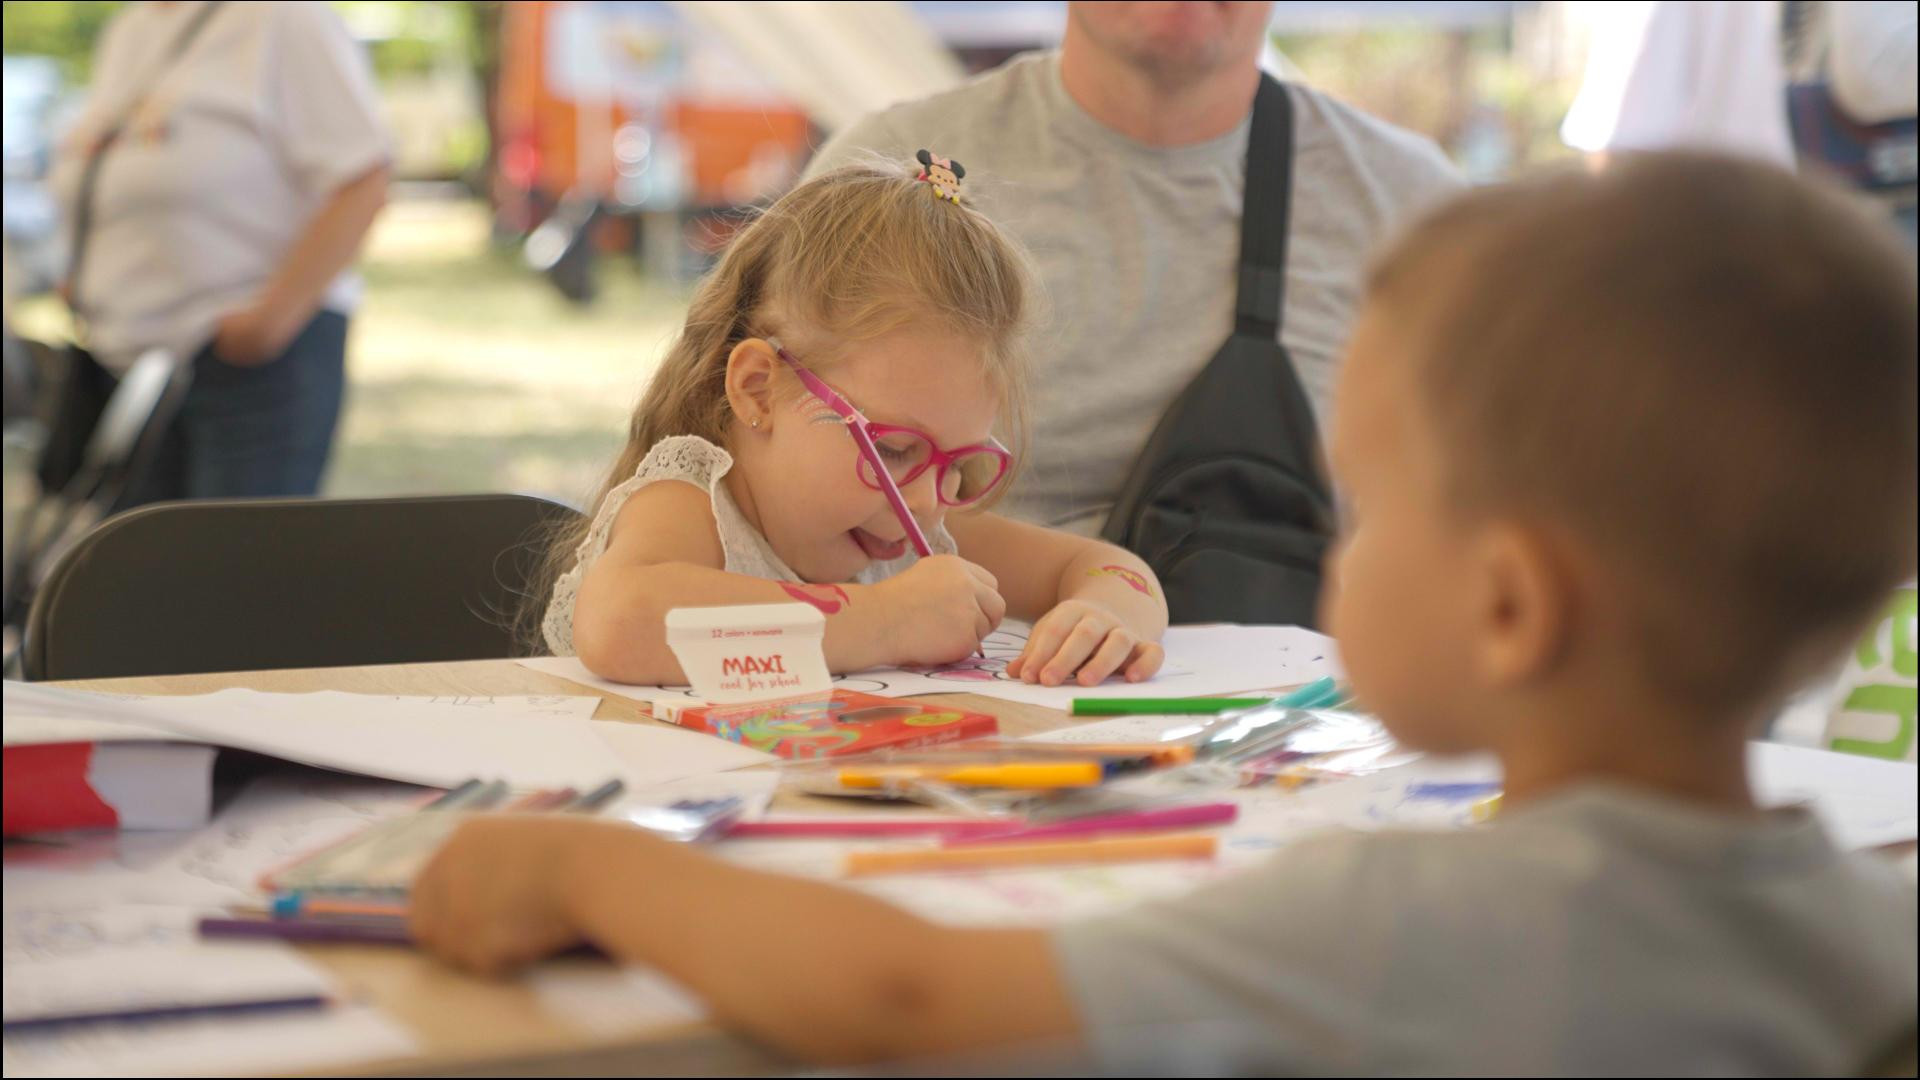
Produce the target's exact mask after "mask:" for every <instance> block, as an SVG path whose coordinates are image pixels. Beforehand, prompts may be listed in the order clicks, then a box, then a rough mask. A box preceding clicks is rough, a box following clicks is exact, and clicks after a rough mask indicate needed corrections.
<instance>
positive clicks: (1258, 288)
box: [1234, 72, 1293, 341]
mask: <svg viewBox="0 0 1920 1080" xmlns="http://www.w3.org/2000/svg"><path fill="white" fill-rule="evenodd" d="M1292 207H1293V99H1292V98H1291V97H1290V96H1289V95H1288V94H1287V88H1286V87H1285V86H1283V85H1281V84H1280V82H1279V81H1278V80H1276V79H1275V78H1274V77H1273V76H1271V75H1268V74H1266V73H1264V72H1262V73H1261V75H1260V88H1259V89H1258V90H1257V91H1255V92H1254V96H1253V126H1252V130H1250V131H1249V132H1248V133H1247V180H1246V190H1245V192H1244V193H1243V194H1242V195H1241V197H1240V285H1239V299H1238V300H1237V301H1236V302H1235V305H1234V332H1235V333H1239V334H1246V335H1249V336H1251V337H1259V338H1264V339H1266V340H1268V341H1275V340H1278V335H1279V333H1280V322H1281V317H1282V315H1283V313H1284V312H1285V308H1286V295H1287V289H1286V276H1287V215H1288V213H1289V212H1290V211H1291V209H1292Z"/></svg>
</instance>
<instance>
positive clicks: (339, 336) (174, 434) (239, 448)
mask: <svg viewBox="0 0 1920 1080" xmlns="http://www.w3.org/2000/svg"><path fill="white" fill-rule="evenodd" d="M346 358H347V319H346V316H344V315H341V314H340V313H339V312H335V311H322V312H320V313H319V314H317V315H315V316H314V317H313V319H312V321H310V322H308V323H307V325H306V326H304V327H302V328H301V330H300V333H299V334H297V335H296V336H295V337H294V339H293V341H292V342H291V343H290V344H288V346H287V348H286V350H285V351H284V352H282V353H281V354H280V355H279V356H277V357H275V358H274V359H273V360H271V361H269V362H268V363H266V364H262V365H260V366H258V367H236V366H234V365H232V364H229V363H227V362H226V361H224V360H222V359H220V358H219V357H218V356H217V355H215V354H214V351H213V345H212V343H208V344H207V345H206V346H205V347H204V348H202V349H201V350H200V352H199V353H198V354H196V355H195V356H194V358H193V386H192V387H191V389H189V390H188V391H187V399H186V401H185V403H184V404H182V405H181V408H180V415H179V416H178V417H177V418H175V420H174V423H173V426H172V428H171V429H169V430H168V432H167V434H166V436H165V437H164V439H163V441H162V442H161V445H160V447H159V449H158V452H157V453H156V455H155V457H154V460H153V465H152V468H151V469H149V470H148V471H147V474H146V475H145V476H143V477H136V478H134V481H133V483H132V484H131V485H130V487H129V489H128V492H127V495H126V497H124V498H123V499H122V500H121V506H123V507H125V506H134V505H138V504H140V503H145V502H157V501H159V500H162V499H222V498H236V497H241V496H273V495H313V494H316V493H317V492H319V490H320V476H321V474H322V473H323V472H324V471H325V470H326V466H327V457H328V455H329V454H330V453H331V452H332V450H333V433H334V428H335V427H336V426H337V425H338V423H339V420H340V402H341V398H342V397H343V395H344V393H345V390H346V381H347V379H346Z"/></svg>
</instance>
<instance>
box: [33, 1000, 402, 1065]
mask: <svg viewBox="0 0 1920 1080" xmlns="http://www.w3.org/2000/svg"><path fill="white" fill-rule="evenodd" d="M418 1052H419V1044H418V1043H417V1042H415V1040H414V1038H413V1036H412V1035H410V1034H408V1033H407V1031H406V1030H405V1029H404V1028H402V1027H400V1026H399V1025H398V1024H396V1023H394V1022H393V1021H392V1020H390V1019H388V1018H387V1017H386V1016H385V1015H384V1014H382V1013H381V1012H379V1011H378V1010H376V1009H374V1008H372V1007H370V1006H362V1005H337V1006H334V1007H332V1008H326V1009H314V1010H306V1009H302V1010H297V1011H290V1012H264V1013H259V1014H253V1015H242V1016H219V1015H214V1016H202V1017H183V1018H179V1019H174V1020H150V1021H143V1022H137V1023H113V1022H103V1023H97V1024H74V1025H64V1026H62V1027H59V1028H56V1029H54V1030H51V1031H48V1032H44V1033H35V1034H23V1035H8V1036H7V1037H6V1040H5V1042H4V1045H3V1046H0V1057H3V1058H4V1060H5V1071H6V1075H7V1076H9V1077H15V1076H250V1075H263V1074H266V1073H280V1072H291V1071H296V1070H298V1071H310V1070H311V1071H317V1070H323V1069H326V1068H329V1067H336V1066H346V1065H351V1064H355V1063H359V1062H371V1061H378V1060H381V1059H385V1058H391V1057H399V1056H402V1055H407V1054H415V1053H418Z"/></svg>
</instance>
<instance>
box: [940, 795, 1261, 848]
mask: <svg viewBox="0 0 1920 1080" xmlns="http://www.w3.org/2000/svg"><path fill="white" fill-rule="evenodd" d="M1239 816H1240V807H1239V806H1237V805H1235V804H1233V803H1200V804H1197V805H1194V806H1171V807H1167V808H1165V809H1159V810H1127V811H1123V812H1121V813H1117V814H1098V815H1093V816H1090V817H1084V818H1076V819H1074V820H1072V821H1059V822H1054V823H1052V824H1049V825H1016V826H1005V825H1003V826H1000V827H999V828H997V829H994V830H979V831H973V832H968V833H966V834H963V835H958V836H955V835H948V836H944V837H942V838H941V841H940V843H941V846H943V847H962V846H966V845H970V844H998V843H1003V842H1006V841H1010V840H1020V841H1025V840H1052V839H1057V838H1060V837H1069V836H1091V835H1093V834H1095V833H1107V832H1140V831H1144V830H1148V829H1182V828H1191V827H1193V826H1195V825H1225V824H1227V823H1228V822H1230V821H1232V820H1234V819H1235V818H1237V817H1239Z"/></svg>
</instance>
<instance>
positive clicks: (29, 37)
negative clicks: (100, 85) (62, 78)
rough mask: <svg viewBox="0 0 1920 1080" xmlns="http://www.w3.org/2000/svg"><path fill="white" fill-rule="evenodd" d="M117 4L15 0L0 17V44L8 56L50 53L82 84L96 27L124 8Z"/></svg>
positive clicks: (71, 78)
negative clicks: (1, 30)
mask: <svg viewBox="0 0 1920 1080" xmlns="http://www.w3.org/2000/svg"><path fill="white" fill-rule="evenodd" d="M124 6H125V5H124V4H121V3H79V2H62V0H35V2H29V0H16V2H14V3H9V4H7V5H6V9H5V14H4V16H3V17H0V26H3V28H4V32H3V33H0V39H3V40H0V47H3V48H4V51H5V52H6V53H7V54H8V55H11V56H17V55H22V54H26V55H33V56H50V57H52V58H54V59H55V60H58V61H59V62H60V67H61V70H62V73H63V74H65V75H66V77H67V80H68V81H69V82H70V83H72V84H74V85H84V84H85V83H86V81H87V76H88V74H89V73H90V69H91V67H92V65H93V43H94V40H95V39H96V38H98V37H99V36H100V28H101V27H103V26H105V25H106V24H107V20H108V19H111V18H113V13H114V12H116V11H118V10H120V9H121V8H122V7H124Z"/></svg>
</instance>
